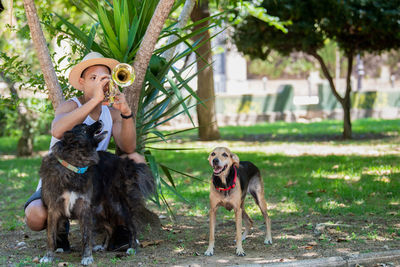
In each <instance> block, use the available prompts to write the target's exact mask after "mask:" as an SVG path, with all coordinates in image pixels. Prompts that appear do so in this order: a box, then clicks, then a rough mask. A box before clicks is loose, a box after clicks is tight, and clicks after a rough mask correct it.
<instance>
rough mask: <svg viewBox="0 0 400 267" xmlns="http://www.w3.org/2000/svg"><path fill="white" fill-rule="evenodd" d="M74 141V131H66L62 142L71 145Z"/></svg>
mask: <svg viewBox="0 0 400 267" xmlns="http://www.w3.org/2000/svg"><path fill="white" fill-rule="evenodd" d="M73 139H74V134H73V133H72V131H66V132H65V133H64V135H63V138H62V140H63V141H64V142H65V143H70V141H72V140H73Z"/></svg>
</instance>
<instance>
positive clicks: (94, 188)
mask: <svg viewBox="0 0 400 267" xmlns="http://www.w3.org/2000/svg"><path fill="white" fill-rule="evenodd" d="M101 129H102V123H101V122H95V123H94V124H92V125H90V126H88V125H86V124H79V125H76V126H75V127H74V128H73V129H72V130H71V131H67V132H65V133H64V135H63V138H62V139H61V140H60V141H59V142H57V143H56V144H55V145H54V146H53V147H52V153H50V154H49V155H47V156H46V157H44V158H43V161H42V165H41V168H40V177H41V178H42V199H43V202H44V204H45V205H46V207H47V209H48V217H47V243H48V250H47V253H46V255H45V256H44V257H43V258H42V259H41V262H51V261H52V260H53V259H54V249H55V240H56V236H57V230H58V228H59V227H60V225H61V224H62V223H63V222H64V220H65V219H66V218H71V219H78V220H79V224H80V228H81V234H82V261H81V263H82V264H83V265H88V264H91V263H93V257H92V230H93V222H94V221H95V222H96V224H97V225H98V227H97V228H103V229H106V230H107V231H106V232H107V238H106V241H107V243H108V241H109V239H110V238H109V237H110V236H111V234H112V233H113V228H114V227H115V226H116V225H118V224H121V223H123V224H125V225H126V227H127V228H128V229H129V231H130V236H129V241H130V242H129V247H130V249H131V248H132V243H133V242H132V241H133V240H136V227H135V225H134V220H133V219H132V211H133V210H134V208H135V205H136V203H137V202H138V203H142V202H143V196H144V195H148V194H150V193H151V192H153V191H154V178H153V177H152V175H151V173H150V171H149V169H148V167H147V166H146V164H143V163H142V164H136V163H135V162H133V161H132V160H129V159H122V158H119V157H118V156H115V155H113V154H111V153H108V152H97V151H96V147H97V145H98V143H99V142H101V140H103V139H104V137H105V135H106V132H103V133H101ZM107 243H106V245H107ZM135 245H136V242H135ZM127 252H132V249H131V250H129V249H128V251H127Z"/></svg>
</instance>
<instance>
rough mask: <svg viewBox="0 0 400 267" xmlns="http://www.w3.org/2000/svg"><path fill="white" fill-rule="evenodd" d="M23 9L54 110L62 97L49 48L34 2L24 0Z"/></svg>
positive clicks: (62, 99)
mask: <svg viewBox="0 0 400 267" xmlns="http://www.w3.org/2000/svg"><path fill="white" fill-rule="evenodd" d="M24 7H25V12H26V17H27V19H28V25H29V29H30V31H31V36H32V41H33V45H34V47H35V50H36V53H37V56H38V59H39V63H40V68H41V70H42V72H43V76H44V79H45V83H46V86H47V89H48V90H49V97H50V99H51V102H52V103H53V107H54V109H56V108H57V107H58V105H59V104H60V103H61V102H62V101H64V96H63V94H62V90H61V86H60V84H59V83H58V79H57V75H56V72H55V70H54V66H53V63H52V61H51V57H50V52H49V48H48V47H47V43H46V39H45V38H44V35H43V31H42V28H41V26H40V22H39V18H38V15H37V11H36V7H35V2H34V1H33V0H24Z"/></svg>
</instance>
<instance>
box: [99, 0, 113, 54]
mask: <svg viewBox="0 0 400 267" xmlns="http://www.w3.org/2000/svg"><path fill="white" fill-rule="evenodd" d="M97 15H98V17H99V21H100V25H101V27H102V28H103V31H104V34H105V37H106V38H107V39H108V40H110V41H111V42H112V43H113V45H114V46H115V47H118V40H117V36H116V35H115V33H114V30H113V28H112V27H111V23H110V21H109V20H108V17H107V14H106V11H105V9H104V7H102V6H101V5H100V2H99V5H98V9H97Z"/></svg>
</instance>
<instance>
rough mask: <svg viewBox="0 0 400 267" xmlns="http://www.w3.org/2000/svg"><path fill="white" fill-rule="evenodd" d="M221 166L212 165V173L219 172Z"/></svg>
mask: <svg viewBox="0 0 400 267" xmlns="http://www.w3.org/2000/svg"><path fill="white" fill-rule="evenodd" d="M221 170H222V167H221V166H214V173H219V172H221Z"/></svg>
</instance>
